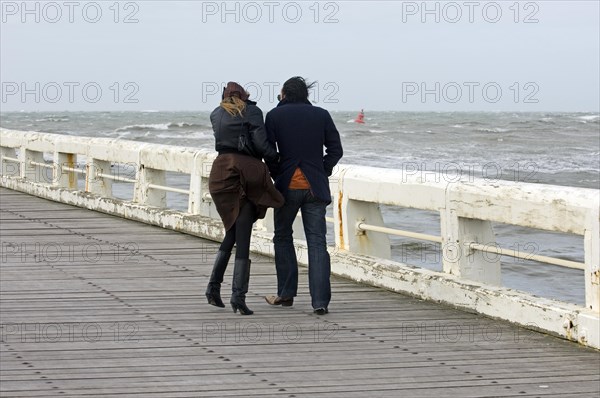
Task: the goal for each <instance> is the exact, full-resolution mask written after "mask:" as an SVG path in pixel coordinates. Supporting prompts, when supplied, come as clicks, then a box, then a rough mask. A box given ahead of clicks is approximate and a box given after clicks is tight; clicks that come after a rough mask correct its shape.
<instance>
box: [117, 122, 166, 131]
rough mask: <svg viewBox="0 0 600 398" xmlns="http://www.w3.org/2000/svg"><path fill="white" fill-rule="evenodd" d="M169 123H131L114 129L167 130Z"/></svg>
mask: <svg viewBox="0 0 600 398" xmlns="http://www.w3.org/2000/svg"><path fill="white" fill-rule="evenodd" d="M170 124H171V123H157V124H132V125H130V126H125V127H119V128H118V129H116V130H115V131H127V130H146V129H150V130H168V129H169V125H170Z"/></svg>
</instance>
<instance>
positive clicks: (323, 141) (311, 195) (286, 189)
mask: <svg viewBox="0 0 600 398" xmlns="http://www.w3.org/2000/svg"><path fill="white" fill-rule="evenodd" d="M313 84H314V83H312V84H310V85H307V84H306V81H305V80H304V79H303V78H302V77H298V76H296V77H292V78H291V79H289V80H287V81H286V82H285V83H284V85H283V88H282V89H281V96H280V97H278V99H280V102H279V104H278V105H277V107H276V108H274V109H273V110H271V111H270V112H269V113H267V117H266V120H265V127H266V129H267V137H268V139H269V141H271V142H274V143H276V144H277V147H278V150H279V154H280V160H279V163H278V164H270V165H269V168H270V170H271V174H272V176H273V177H274V178H275V187H277V189H278V190H279V191H280V192H281V193H282V194H283V196H284V197H285V204H284V205H283V207H281V208H279V209H275V236H274V238H273V243H274V245H275V267H276V269H277V296H267V297H265V299H266V301H267V302H268V303H269V304H271V305H282V306H291V305H292V304H293V303H294V297H295V296H296V294H297V290H298V261H297V258H296V251H295V248H294V243H293V235H292V234H293V231H292V224H293V222H294V220H295V218H296V215H297V214H298V210H302V222H303V224H304V232H305V235H306V241H307V244H308V283H309V289H310V296H311V299H312V307H313V309H314V312H315V313H316V314H319V315H324V314H326V313H328V312H329V310H328V305H329V301H330V300H331V285H330V281H329V277H330V271H331V266H330V259H329V253H328V252H327V241H326V234H327V225H326V221H325V209H326V207H327V205H329V204H330V203H331V192H330V190H329V181H328V177H329V176H330V175H331V174H332V172H333V168H334V166H335V165H336V164H337V162H338V161H339V160H340V158H341V157H342V154H343V151H342V144H341V141H340V134H339V133H338V131H337V129H336V127H335V124H334V123H333V120H332V119H331V115H330V114H329V112H327V111H326V110H325V109H322V108H319V107H316V106H313V105H312V104H311V103H310V101H309V100H308V90H309V89H310V88H312V86H313ZM323 147H325V156H323Z"/></svg>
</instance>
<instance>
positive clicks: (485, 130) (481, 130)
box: [475, 127, 510, 133]
mask: <svg viewBox="0 0 600 398" xmlns="http://www.w3.org/2000/svg"><path fill="white" fill-rule="evenodd" d="M475 131H477V132H478V133H508V132H509V131H510V129H503V128H500V127H494V128H478V129H475Z"/></svg>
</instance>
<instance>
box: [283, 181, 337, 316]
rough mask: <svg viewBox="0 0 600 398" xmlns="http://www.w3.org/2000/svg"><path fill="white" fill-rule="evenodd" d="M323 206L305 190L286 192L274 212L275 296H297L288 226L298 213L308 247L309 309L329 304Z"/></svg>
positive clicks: (325, 225)
mask: <svg viewBox="0 0 600 398" xmlns="http://www.w3.org/2000/svg"><path fill="white" fill-rule="evenodd" d="M326 207H327V203H325V202H323V201H322V200H320V199H317V198H315V197H314V196H313V195H312V194H311V192H310V190H308V189H290V190H289V191H288V192H287V193H286V194H285V204H284V205H283V207H280V208H278V209H275V237H274V238H273V243H274V245H275V267H276V269H277V295H278V296H280V297H286V298H287V297H295V296H296V294H297V293H298V260H297V258H296V250H295V248H294V241H293V230H292V224H293V223H294V220H295V219H296V215H297V214H298V210H302V223H303V224H304V233H305V235H306V242H307V244H308V286H309V290H310V296H311V299H312V306H313V308H327V306H328V305H329V301H330V300H331V285H330V281H329V276H330V273H331V263H330V260H329V253H328V252H327V239H326V235H327V224H326V222H325V209H326Z"/></svg>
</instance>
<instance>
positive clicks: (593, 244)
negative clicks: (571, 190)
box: [583, 209, 600, 312]
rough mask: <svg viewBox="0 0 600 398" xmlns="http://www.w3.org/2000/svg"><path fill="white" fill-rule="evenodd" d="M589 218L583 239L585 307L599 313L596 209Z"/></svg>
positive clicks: (599, 237) (599, 229)
mask: <svg viewBox="0 0 600 398" xmlns="http://www.w3.org/2000/svg"><path fill="white" fill-rule="evenodd" d="M594 213H595V214H592V216H591V217H590V219H591V220H590V222H589V229H586V230H585V233H584V237H583V250H584V253H585V260H584V261H585V271H584V272H585V305H586V307H587V308H589V309H591V310H592V311H595V312H600V264H599V261H600V221H599V214H598V213H599V211H598V209H596V211H595V212H594Z"/></svg>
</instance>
